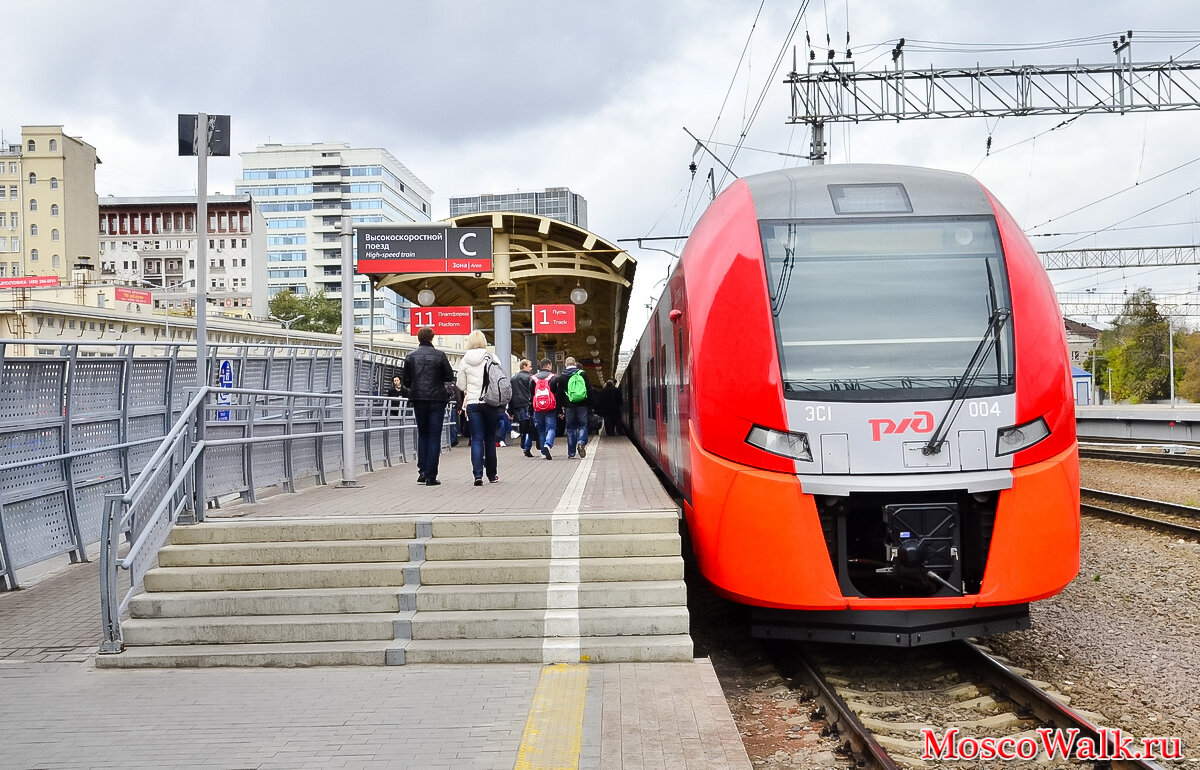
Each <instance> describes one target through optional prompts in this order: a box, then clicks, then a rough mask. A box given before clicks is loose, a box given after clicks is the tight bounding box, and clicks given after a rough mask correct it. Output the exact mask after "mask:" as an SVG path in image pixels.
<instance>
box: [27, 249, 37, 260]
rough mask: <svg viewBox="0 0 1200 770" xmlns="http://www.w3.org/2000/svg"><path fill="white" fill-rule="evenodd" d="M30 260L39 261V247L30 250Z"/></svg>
mask: <svg viewBox="0 0 1200 770" xmlns="http://www.w3.org/2000/svg"><path fill="white" fill-rule="evenodd" d="M29 261H30V262H37V261H38V251H37V249H34V250H33V251H30V252H29Z"/></svg>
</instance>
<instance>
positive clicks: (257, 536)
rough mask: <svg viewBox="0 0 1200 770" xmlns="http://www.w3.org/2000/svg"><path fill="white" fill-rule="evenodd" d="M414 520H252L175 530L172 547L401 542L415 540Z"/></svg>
mask: <svg viewBox="0 0 1200 770" xmlns="http://www.w3.org/2000/svg"><path fill="white" fill-rule="evenodd" d="M416 533H417V517H415V516H407V517H382V518H358V517H354V518H350V517H342V518H328V519H254V520H246V519H242V520H237V521H222V520H216V519H208V520H206V521H204V522H203V523H201V524H191V525H183V526H177V527H175V528H174V529H172V530H171V538H170V541H169V542H170V543H171V544H172V545H195V544H199V543H287V542H297V541H306V540H405V539H411V538H413V537H416Z"/></svg>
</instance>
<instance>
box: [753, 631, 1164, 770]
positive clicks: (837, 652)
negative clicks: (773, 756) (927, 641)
mask: <svg viewBox="0 0 1200 770" xmlns="http://www.w3.org/2000/svg"><path fill="white" fill-rule="evenodd" d="M797 650H802V652H801V653H800V654H797ZM776 660H777V664H778V665H779V667H780V670H781V673H782V674H783V676H784V678H785V679H790V680H792V681H793V683H799V682H804V683H806V684H807V686H808V687H810V688H811V689H812V691H813V692H812V693H811V694H812V695H813V696H814V697H815V700H816V702H817V703H818V704H819V706H818V707H817V709H816V710H815V711H814V713H813V715H812V716H813V718H819V719H824V720H826V721H827V722H828V724H829V726H830V727H829V731H830V732H831V734H833V735H834V736H835V737H836V738H837V740H838V741H839V743H840V745H841V747H842V748H841V752H842V753H843V754H847V755H849V757H848V758H849V759H850V761H851V762H853V763H854V765H855V766H857V767H871V768H880V769H881V770H889V769H891V768H911V767H930V766H941V765H942V763H943V762H945V763H953V764H955V765H957V766H962V767H980V766H997V767H1001V766H1013V765H1012V761H1011V760H1010V759H1007V758H1005V757H1004V756H1003V755H1001V756H997V755H995V754H993V755H991V756H989V755H988V752H990V751H996V752H1000V751H1003V752H1010V751H1011V752H1015V753H1016V756H1015V757H1013V759H1018V760H1026V761H1030V762H1034V761H1036V762H1037V763H1038V766H1039V767H1041V768H1084V767H1086V768H1098V767H1105V768H1113V769H1114V770H1117V769H1123V768H1158V767H1161V765H1159V764H1157V763H1156V762H1155V761H1153V760H1147V759H1140V758H1136V757H1137V756H1138V754H1137V753H1136V752H1141V751H1142V750H1143V748H1144V747H1143V745H1142V744H1141V742H1140V740H1137V741H1135V740H1134V739H1133V737H1132V736H1128V735H1125V734H1123V733H1120V732H1119V731H1115V730H1110V729H1108V728H1101V727H1099V726H1098V724H1099V723H1100V722H1103V721H1105V720H1104V718H1103V717H1102V716H1099V715H1095V714H1088V713H1086V712H1082V711H1077V710H1073V709H1071V708H1070V706H1069V702H1070V699H1069V698H1068V697H1067V696H1065V695H1062V694H1059V693H1055V692H1053V691H1050V690H1049V685H1047V684H1046V683H1043V682H1036V681H1033V680H1030V679H1028V678H1027V674H1028V672H1026V671H1023V670H1021V669H1017V668H1014V667H1011V666H1009V665H1006V662H1005V661H1003V659H1001V658H998V657H993V656H991V655H990V654H988V652H987V651H986V648H982V647H979V646H976V645H974V644H971V643H968V642H954V643H949V644H945V645H939V646H936V647H924V648H913V649H866V648H854V649H847V648H838V647H836V646H831V647H797V646H795V645H792V646H789V647H786V648H784V647H780V648H779V650H778V651H777V656H776ZM793 686H795V684H794V685H793ZM1071 740H1073V743H1072V744H1071V747H1070V748H1066V747H1065V742H1067V741H1071ZM1056 741H1057V743H1056ZM989 747H990V748H989ZM1088 747H1091V748H1093V749H1094V751H1090V753H1089V748H1088ZM1048 750H1049V753H1048ZM1151 750H1152V751H1154V750H1155V749H1154V748H1153V747H1151ZM947 751H950V752H952V755H948V754H947ZM1167 751H1168V752H1170V751H1171V749H1170V748H1169V747H1168V748H1167ZM931 752H932V754H931ZM922 755H924V757H925V758H924V759H922ZM1169 755H1170V754H1169V753H1168V756H1169Z"/></svg>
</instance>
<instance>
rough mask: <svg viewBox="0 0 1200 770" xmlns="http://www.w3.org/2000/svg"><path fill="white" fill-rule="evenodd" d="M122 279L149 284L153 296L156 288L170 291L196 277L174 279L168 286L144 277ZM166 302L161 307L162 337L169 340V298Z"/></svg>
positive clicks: (144, 284) (192, 280)
mask: <svg viewBox="0 0 1200 770" xmlns="http://www.w3.org/2000/svg"><path fill="white" fill-rule="evenodd" d="M124 280H127V281H134V282H136V283H140V284H141V285H142V286H149V287H150V296H151V297H153V296H154V289H158V290H160V291H171V290H172V289H178V288H179V287H180V286H185V285H187V284H189V283H193V282H194V281H195V280H196V279H195V278H185V279H184V280H182V281H176V282H175V283H173V284H171V285H170V286H163V285H162V284H157V283H154V282H153V281H147V280H146V279H144V278H127V279H124ZM166 302H167V305H166V307H165V308H163V319H164V320H163V337H165V338H166V340H167V342H170V341H171V300H169V299H168V300H167V301H166Z"/></svg>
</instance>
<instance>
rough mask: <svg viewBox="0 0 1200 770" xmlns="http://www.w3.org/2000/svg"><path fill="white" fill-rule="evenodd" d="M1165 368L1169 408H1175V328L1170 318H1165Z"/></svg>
mask: <svg viewBox="0 0 1200 770" xmlns="http://www.w3.org/2000/svg"><path fill="white" fill-rule="evenodd" d="M1167 366H1168V368H1169V370H1170V374H1169V377H1170V380H1171V408H1174V407H1175V328H1174V325H1173V324H1172V323H1171V316H1169V315H1168V316H1167Z"/></svg>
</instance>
